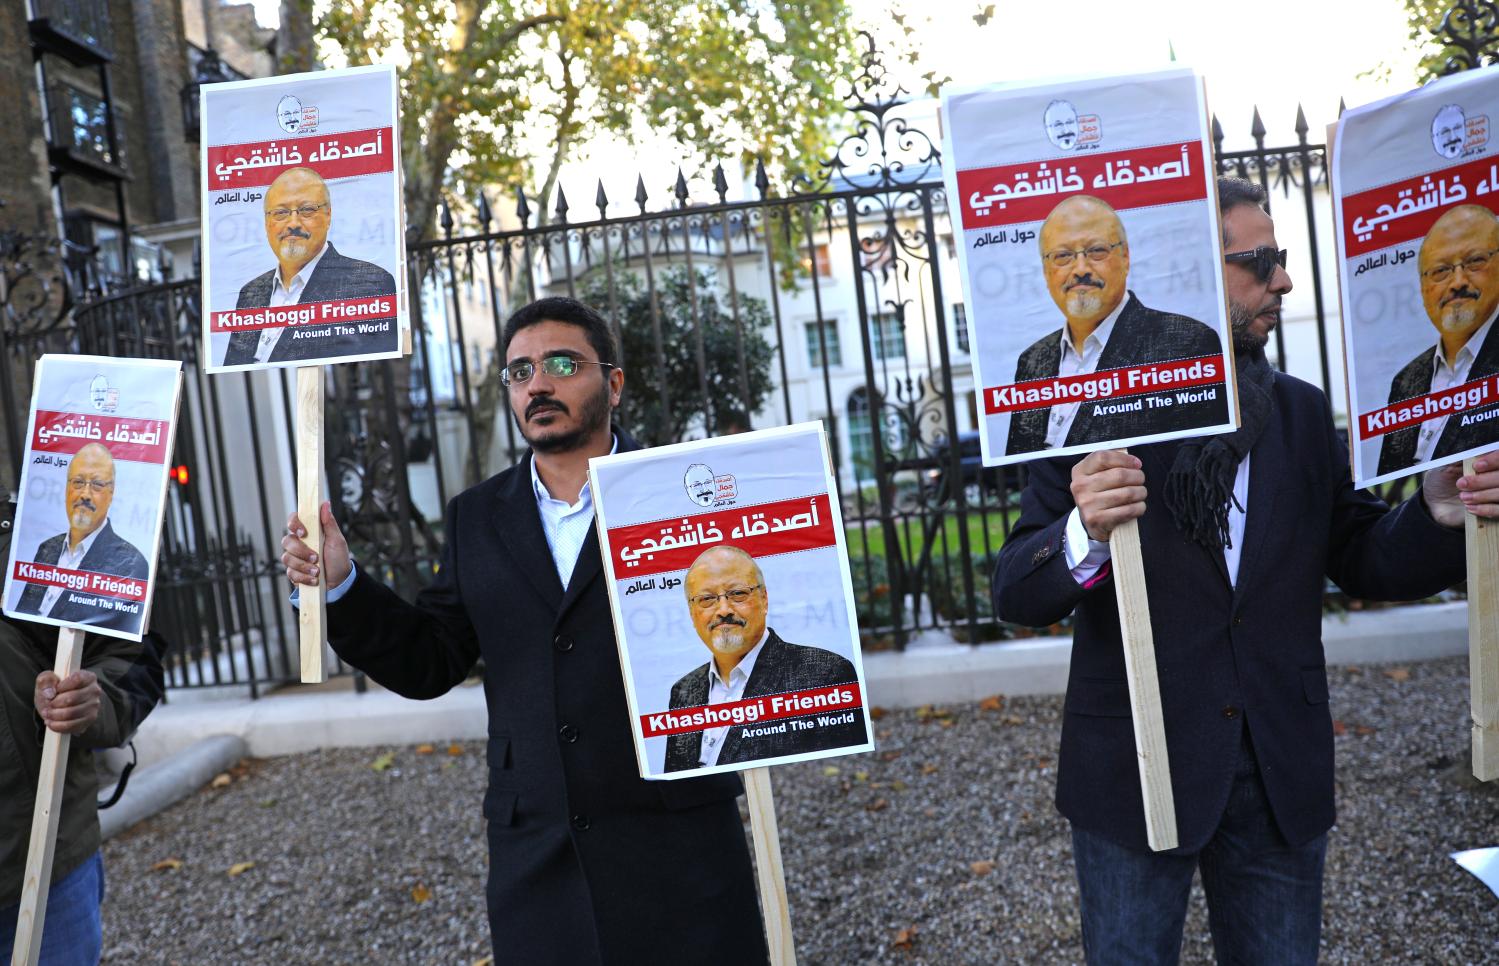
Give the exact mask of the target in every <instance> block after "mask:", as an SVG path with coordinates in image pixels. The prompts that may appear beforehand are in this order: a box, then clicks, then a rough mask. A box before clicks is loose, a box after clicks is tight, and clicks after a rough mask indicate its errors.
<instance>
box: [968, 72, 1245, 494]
mask: <svg viewBox="0 0 1499 966" xmlns="http://www.w3.org/2000/svg"><path fill="white" fill-rule="evenodd" d="M942 116H943V122H944V123H943V151H944V157H945V160H946V162H947V163H946V164H944V172H945V179H946V186H947V197H948V201H949V208H950V210H951V212H952V215H953V219H954V222H955V223H956V225H957V227H958V228H959V229H960V230H959V231H958V232H957V236H958V244H957V251H958V263H959V266H960V268H961V271H962V278H963V293H964V300H965V303H964V304H965V305H966V306H967V310H966V311H967V318H968V325H969V332H970V337H971V339H972V346H973V366H974V378H975V380H976V381H977V383H978V385H979V410H980V445H981V447H982V452H983V460H984V463H985V465H990V466H992V465H998V464H1003V463H1015V462H1019V461H1022V460H1027V459H1033V458H1035V457H1037V456H1040V455H1045V456H1059V455H1066V454H1069V453H1079V452H1085V451H1088V450H1095V449H1106V448H1114V447H1120V446H1126V445H1129V444H1131V443H1143V442H1152V441H1156V440H1162V439H1172V438H1178V437H1183V436H1197V435H1203V434H1207V433H1217V432H1228V431H1230V430H1232V429H1233V428H1234V424H1235V420H1236V418H1237V404H1236V401H1235V398H1234V390H1235V386H1234V381H1233V378H1232V371H1231V360H1230V358H1229V357H1228V356H1227V355H1226V353H1225V349H1226V347H1227V346H1228V345H1229V324H1228V315H1227V309H1226V302H1225V298H1224V289H1223V267H1222V262H1221V260H1220V253H1221V244H1220V242H1219V237H1220V236H1219V221H1218V208H1217V203H1216V198H1217V195H1216V191H1215V187H1214V186H1215V169H1214V167H1213V161H1212V153H1211V143H1212V142H1211V140H1210V139H1209V135H1208V130H1207V108H1206V105H1205V103H1204V99H1203V91H1202V83H1201V81H1200V80H1199V79H1198V78H1197V77H1196V75H1194V74H1193V73H1192V71H1190V70H1170V71H1162V72H1158V73H1151V74H1140V75H1133V76H1126V77H1096V78H1086V79H1077V80H1065V81H1054V82H1044V83H1037V82H1030V83H1023V84H1020V83H1017V84H994V85H986V86H982V87H965V88H944V89H943V93H942Z"/></svg>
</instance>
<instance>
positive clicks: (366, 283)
mask: <svg viewBox="0 0 1499 966" xmlns="http://www.w3.org/2000/svg"><path fill="white" fill-rule="evenodd" d="M396 92H397V87H396V72H395V68H394V67H388V66H374V67H350V68H346V69H343V70H327V71H318V72H314V73H307V74H288V75H285V76H281V77H267V78H260V79H256V80H247V81H235V82H232V83H227V84H208V85H204V87H203V89H202V92H201V99H202V115H201V116H202V118H203V121H202V125H203V131H202V144H203V145H204V148H203V154H202V157H203V161H202V179H203V191H202V197H203V254H202V258H203V299H204V305H203V345H204V347H205V352H204V366H205V368H206V369H207V371H209V372H230V371H236V370H245V369H257V368H265V367H269V366H306V365H318V364H321V363H327V362H351V361H355V360H359V359H389V358H395V357H398V356H399V355H400V354H401V349H402V338H401V332H402V329H403V328H404V327H405V326H406V324H407V320H406V310H405V302H404V288H405V280H404V274H405V273H404V271H403V268H402V265H403V258H402V252H403V238H402V230H403V229H402V226H403V223H404V215H403V209H402V204H401V187H400V159H401V152H400V145H399V141H398V137H397V134H398V132H399V129H400V126H399V119H398V113H397V106H396V104H397V102H396Z"/></svg>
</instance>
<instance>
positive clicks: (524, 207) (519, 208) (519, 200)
mask: <svg viewBox="0 0 1499 966" xmlns="http://www.w3.org/2000/svg"><path fill="white" fill-rule="evenodd" d="M515 216H516V217H517V218H519V219H520V224H521V227H522V228H524V227H526V225H527V223H528V222H529V221H530V219H531V203H530V202H529V201H527V200H526V189H525V188H524V187H521V188H516V189H515Z"/></svg>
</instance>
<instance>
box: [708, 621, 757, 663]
mask: <svg viewBox="0 0 1499 966" xmlns="http://www.w3.org/2000/svg"><path fill="white" fill-rule="evenodd" d="M747 627H748V625H747V624H745V623H744V622H742V621H739V620H738V619H736V618H732V617H731V618H728V619H726V620H724V621H723V622H722V623H720V624H718V625H716V626H714V627H713V628H712V629H710V630H709V631H708V646H709V647H711V648H713V653H714V654H725V655H730V656H732V655H734V654H740V653H743V652H744V651H747V650H749V649H750V648H751V647H753V646H754V643H755V642H754V641H752V640H750V639H749V635H748V633H747V632H746V629H747Z"/></svg>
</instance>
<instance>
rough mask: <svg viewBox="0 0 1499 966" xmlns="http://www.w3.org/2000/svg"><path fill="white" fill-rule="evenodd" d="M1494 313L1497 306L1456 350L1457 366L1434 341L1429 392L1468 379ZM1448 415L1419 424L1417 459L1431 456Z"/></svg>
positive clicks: (1437, 390) (1435, 417)
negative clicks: (1448, 359)
mask: <svg viewBox="0 0 1499 966" xmlns="http://www.w3.org/2000/svg"><path fill="white" fill-rule="evenodd" d="M1495 315H1499V309H1495V310H1494V315H1490V316H1489V320H1488V321H1487V322H1485V323H1484V324H1483V328H1481V329H1479V330H1478V331H1477V332H1474V333H1473V334H1472V335H1470V336H1469V337H1468V341H1467V342H1465V343H1463V347H1462V348H1461V349H1458V350H1457V363H1456V365H1451V366H1449V365H1447V354H1446V353H1445V352H1443V351H1442V342H1441V340H1440V339H1438V340H1437V347H1436V348H1435V349H1434V350H1432V353H1431V391H1432V392H1441V391H1442V390H1444V389H1452V388H1453V387H1455V386H1461V385H1462V384H1463V383H1465V382H1467V381H1468V373H1469V372H1471V371H1472V370H1473V360H1474V359H1475V358H1476V357H1477V356H1478V350H1479V348H1481V347H1482V346H1483V340H1484V339H1486V338H1488V335H1489V329H1491V328H1493V327H1494V317H1495ZM1450 418H1451V415H1450V414H1448V413H1443V414H1442V415H1440V416H1434V417H1432V418H1431V419H1428V420H1426V421H1424V422H1423V423H1421V431H1420V432H1419V433H1417V434H1416V462H1418V463H1424V462H1426V461H1427V460H1429V459H1431V454H1432V452H1433V451H1434V450H1435V449H1436V448H1437V440H1439V439H1441V438H1442V431H1443V430H1445V429H1446V428H1447V420H1448V419H1450Z"/></svg>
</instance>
